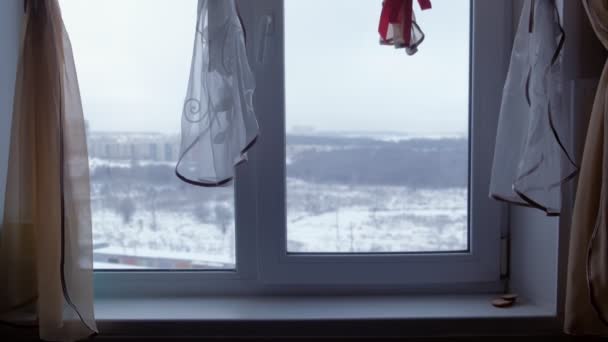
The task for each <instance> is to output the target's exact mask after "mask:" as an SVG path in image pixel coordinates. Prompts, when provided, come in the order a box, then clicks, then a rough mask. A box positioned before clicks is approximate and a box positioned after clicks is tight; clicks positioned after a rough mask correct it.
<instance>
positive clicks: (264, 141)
mask: <svg viewBox="0 0 608 342" xmlns="http://www.w3.org/2000/svg"><path fill="white" fill-rule="evenodd" d="M237 1H238V3H239V9H240V14H241V16H242V19H243V23H244V25H245V28H246V30H247V45H248V54H249V59H250V62H251V65H252V67H253V69H254V72H255V75H256V82H257V87H256V95H255V100H254V105H255V107H256V113H257V115H258V119H259V121H260V127H261V138H260V139H259V141H258V143H257V144H256V146H255V147H254V148H253V149H252V150H251V152H250V153H249V161H248V163H245V164H243V165H242V166H240V167H239V169H238V171H237V177H236V182H235V207H236V210H235V212H236V253H237V254H236V269H235V270H217V271H186V270H174V271H135V270H133V271H102V272H96V273H95V277H96V294H97V295H98V296H101V297H105V296H112V297H120V296H162V295H172V296H174V295H186V296H188V295H207V294H213V295H218V294H219V295H222V294H223V295H230V294H264V293H273V294H278V293H286V294H301V293H308V292H310V293H314V294H319V293H323V292H326V293H348V294H354V293H362V294H365V293H374V291H383V292H382V293H386V291H388V290H393V291H395V292H399V293H401V292H438V293H445V292H486V291H497V290H500V289H501V287H502V283H501V280H500V263H499V261H500V257H501V255H500V231H501V227H502V226H503V225H504V223H505V222H504V215H502V212H501V209H500V208H501V206H500V205H499V204H498V203H496V202H495V201H493V200H491V199H489V197H488V184H489V180H490V170H491V163H492V155H493V150H494V139H495V132H496V123H497V117H498V111H499V107H500V98H501V94H502V85H503V83H504V77H505V75H506V70H507V65H508V58H509V55H510V47H511V41H512V31H511V27H512V6H513V4H512V3H511V2H510V1H503V0H483V1H480V0H473V1H471V42H470V46H471V63H470V64H471V69H470V70H471V77H470V106H469V107H470V152H469V154H470V175H469V177H470V194H469V196H470V200H469V219H470V232H471V234H470V251H469V252H466V253H421V254H375V255H373V254H361V255H357V254H353V255H326V254H322V255H293V254H289V253H287V250H286V246H287V244H286V211H285V209H286V208H285V193H286V191H285V89H284V50H283V47H284V42H283V39H284V35H283V0H255V1H247V0H237ZM287 1H290V0H287ZM291 1H293V0H291ZM404 58H407V56H405V55H404ZM439 96H440V95H439Z"/></svg>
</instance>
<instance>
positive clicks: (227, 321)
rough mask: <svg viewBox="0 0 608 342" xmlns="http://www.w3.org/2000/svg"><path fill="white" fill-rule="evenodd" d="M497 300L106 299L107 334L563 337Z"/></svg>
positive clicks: (549, 319) (102, 320)
mask: <svg viewBox="0 0 608 342" xmlns="http://www.w3.org/2000/svg"><path fill="white" fill-rule="evenodd" d="M492 299H494V296H492V295H452V296H447V295H442V296H437V295H435V296H356V297H349V296H280V297H274V296H273V297H251V296H249V297H198V298H157V299H99V300H97V302H96V317H97V320H98V323H99V326H100V331H101V332H102V335H104V334H106V333H107V334H110V335H123V336H124V335H127V336H140V335H141V334H144V333H145V334H146V335H150V334H155V335H160V336H193V335H194V336H226V335H228V336H251V335H252V334H253V335H254V336H312V335H315V336H338V335H340V336H345V335H346V336H397V335H398V336H405V335H408V336H438V335H461V334H468V335H496V334H498V335H501V334H523V333H525V334H559V333H560V332H561V328H560V327H559V325H558V322H557V319H556V316H555V312H554V310H552V309H551V308H547V307H543V306H538V305H535V304H533V303H530V302H526V301H525V300H519V301H518V303H517V304H515V305H514V306H513V307H511V308H505V309H499V308H495V307H493V306H492V305H491V303H490V302H491V300H492Z"/></svg>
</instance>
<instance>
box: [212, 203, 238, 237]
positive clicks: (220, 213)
mask: <svg viewBox="0 0 608 342" xmlns="http://www.w3.org/2000/svg"><path fill="white" fill-rule="evenodd" d="M233 217H234V214H233V213H232V210H230V208H228V206H225V205H222V204H217V205H216V206H215V219H216V221H217V223H218V226H219V227H220V230H221V232H222V234H224V235H226V232H227V231H228V225H230V222H232V220H233Z"/></svg>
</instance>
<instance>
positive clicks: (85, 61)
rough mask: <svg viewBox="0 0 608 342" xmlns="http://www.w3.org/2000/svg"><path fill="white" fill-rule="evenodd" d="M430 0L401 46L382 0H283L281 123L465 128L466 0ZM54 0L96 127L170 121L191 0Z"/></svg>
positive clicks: (182, 70) (148, 127)
mask: <svg viewBox="0 0 608 342" xmlns="http://www.w3.org/2000/svg"><path fill="white" fill-rule="evenodd" d="M251 1H255V0H251ZM432 2H433V9H432V10H430V11H425V12H420V11H419V10H418V7H417V5H416V13H417V14H418V22H419V24H420V25H421V26H422V28H423V30H424V31H425V33H426V39H425V41H424V43H423V45H422V46H421V48H420V51H419V52H418V54H416V55H415V56H407V55H406V54H405V52H404V51H403V50H395V49H393V48H392V47H387V46H380V45H379V44H378V34H377V27H378V16H379V13H380V9H381V3H382V1H381V0H285V27H286V87H287V127H288V129H290V128H293V127H297V126H307V127H314V128H316V129H317V130H332V131H400V132H404V133H413V134H437V133H463V132H465V131H466V129H467V116H468V114H467V113H468V74H469V61H468V60H469V50H468V49H469V37H468V35H469V1H468V0H433V1H432ZM60 3H61V5H62V10H63V14H64V20H65V23H66V26H67V29H68V33H69V34H70V37H71V40H72V45H73V48H74V55H75V59H76V65H77V68H78V76H79V81H80V87H81V95H82V98H83V104H84V109H85V117H86V118H87V120H88V121H89V124H90V126H91V129H92V130H104V131H108V130H112V131H162V132H171V133H177V132H178V131H179V127H180V118H181V108H182V101H183V98H184V94H185V91H186V87H187V76H188V72H189V68H190V58H191V52H192V42H193V35H194V25H195V21H196V0H179V1H175V0H87V1H84V0H60Z"/></svg>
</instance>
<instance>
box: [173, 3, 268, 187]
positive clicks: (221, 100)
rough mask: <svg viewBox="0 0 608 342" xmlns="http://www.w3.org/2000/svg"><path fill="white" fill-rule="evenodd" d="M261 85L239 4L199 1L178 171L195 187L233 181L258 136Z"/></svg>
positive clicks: (178, 173)
mask: <svg viewBox="0 0 608 342" xmlns="http://www.w3.org/2000/svg"><path fill="white" fill-rule="evenodd" d="M254 88H255V82H254V78H253V73H252V72H251V69H250V67H249V62H248V60H247V52H246V49H245V34H244V30H243V26H242V23H241V20H240V17H239V15H238V11H237V8H236V4H235V2H234V1H233V0H199V3H198V19H197V23H196V33H195V38H194V51H193V55H192V66H191V69H190V80H189V83H188V91H187V94H186V99H185V101H184V107H183V113H182V132H181V134H182V136H181V152H180V157H179V160H178V163H177V166H176V169H175V172H176V174H177V176H178V177H179V178H180V179H181V180H183V181H185V182H187V183H190V184H193V185H199V186H221V185H224V184H227V183H229V182H230V181H231V180H232V179H233V177H234V172H235V166H236V165H238V164H239V163H241V162H243V161H245V160H246V159H247V155H246V152H247V150H248V149H249V148H250V147H251V146H252V145H253V144H254V142H255V140H256V138H257V135H258V123H257V120H256V117H255V113H254V110H253V92H254Z"/></svg>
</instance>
